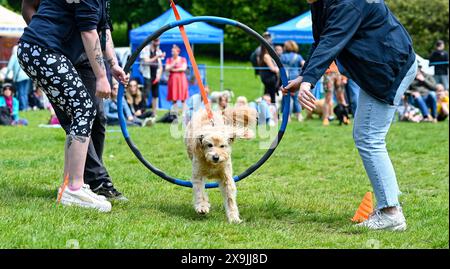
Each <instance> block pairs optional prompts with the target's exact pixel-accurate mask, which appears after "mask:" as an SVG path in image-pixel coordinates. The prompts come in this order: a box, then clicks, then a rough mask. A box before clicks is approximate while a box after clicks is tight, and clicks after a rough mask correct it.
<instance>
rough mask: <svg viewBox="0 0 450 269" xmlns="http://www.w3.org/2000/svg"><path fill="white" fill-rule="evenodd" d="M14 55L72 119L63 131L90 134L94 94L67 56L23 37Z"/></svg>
mask: <svg viewBox="0 0 450 269" xmlns="http://www.w3.org/2000/svg"><path fill="white" fill-rule="evenodd" d="M17 56H18V60H19V64H20V66H21V67H22V69H23V70H24V71H25V73H26V74H27V75H28V76H29V77H30V78H31V79H32V80H33V82H34V83H36V85H37V86H38V87H39V88H41V89H42V90H43V91H44V92H45V94H46V95H47V97H48V99H49V101H50V103H51V104H52V106H54V107H58V108H59V109H61V110H62V111H64V112H65V113H66V115H67V117H68V118H70V119H71V120H72V122H71V125H70V128H69V130H66V132H67V134H68V135H75V136H84V137H90V135H91V129H92V124H93V122H94V119H95V115H96V113H97V111H96V108H95V106H94V99H93V98H95V96H91V95H90V94H89V91H88V90H87V89H86V87H85V86H84V84H83V82H82V80H81V78H80V77H79V75H78V73H77V71H76V69H75V67H74V66H73V64H72V63H71V62H70V60H69V59H68V58H67V57H65V56H64V55H61V54H58V53H55V52H51V51H49V50H47V49H45V48H43V47H40V46H38V45H35V44H28V43H26V42H23V41H21V42H20V43H19V47H18V49H17Z"/></svg>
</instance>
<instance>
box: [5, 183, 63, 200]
mask: <svg viewBox="0 0 450 269" xmlns="http://www.w3.org/2000/svg"><path fill="white" fill-rule="evenodd" d="M56 196H57V191H56V190H55V189H49V188H48V187H45V186H39V185H37V184H34V185H32V184H30V185H14V186H12V185H7V184H0V201H2V202H5V203H10V202H16V201H24V200H27V199H28V200H29V199H40V200H43V201H47V202H54V201H55V200H56Z"/></svg>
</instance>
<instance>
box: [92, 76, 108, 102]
mask: <svg viewBox="0 0 450 269" xmlns="http://www.w3.org/2000/svg"><path fill="white" fill-rule="evenodd" d="M95 96H97V97H99V98H109V97H110V96H111V85H110V84H109V81H108V79H107V78H106V76H105V77H101V78H97V81H96V82H95Z"/></svg>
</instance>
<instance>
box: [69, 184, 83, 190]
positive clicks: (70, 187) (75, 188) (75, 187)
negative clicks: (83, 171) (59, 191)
mask: <svg viewBox="0 0 450 269" xmlns="http://www.w3.org/2000/svg"><path fill="white" fill-rule="evenodd" d="M67 187H68V188H69V190H70V191H78V190H79V189H81V185H80V186H76V185H73V184H69V186H67Z"/></svg>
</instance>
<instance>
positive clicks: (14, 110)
mask: <svg viewBox="0 0 450 269" xmlns="http://www.w3.org/2000/svg"><path fill="white" fill-rule="evenodd" d="M14 93H15V89H14V87H13V85H12V84H10V83H5V84H4V85H3V88H2V94H1V95H0V108H2V107H3V109H2V110H3V111H5V113H4V114H3V113H2V120H1V121H2V123H0V125H1V124H3V125H13V126H19V125H28V121H27V120H26V119H20V118H19V100H17V99H16V98H15V97H14ZM8 113H9V118H8Z"/></svg>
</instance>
